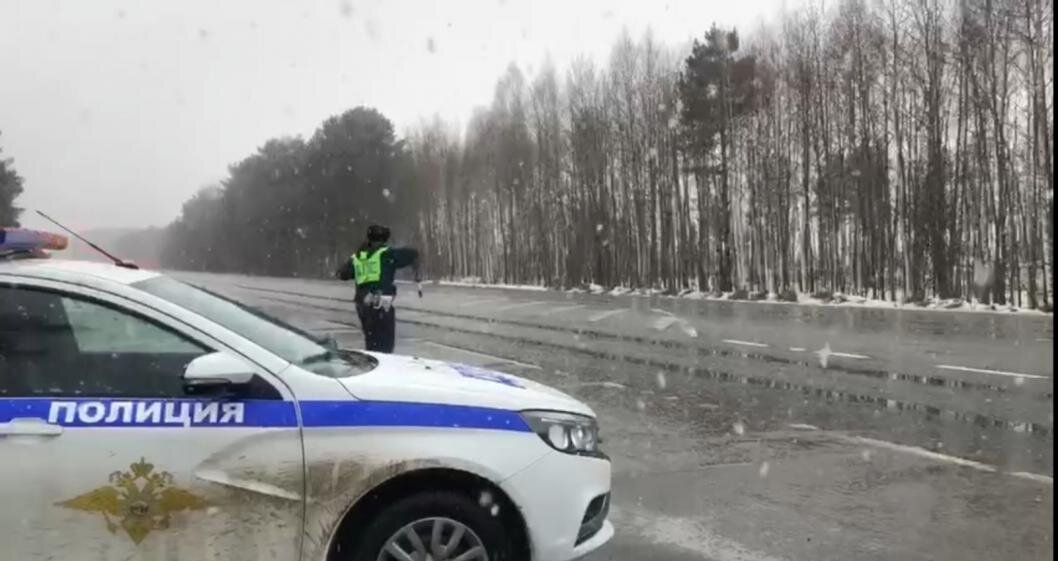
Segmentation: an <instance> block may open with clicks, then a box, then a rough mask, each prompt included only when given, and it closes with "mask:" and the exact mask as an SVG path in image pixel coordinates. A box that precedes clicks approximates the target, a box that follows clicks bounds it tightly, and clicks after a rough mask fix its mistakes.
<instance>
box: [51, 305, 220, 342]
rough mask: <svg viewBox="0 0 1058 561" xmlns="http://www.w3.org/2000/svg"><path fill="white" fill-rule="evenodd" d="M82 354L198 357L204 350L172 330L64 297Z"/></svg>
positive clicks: (110, 309) (109, 309)
mask: <svg viewBox="0 0 1058 561" xmlns="http://www.w3.org/2000/svg"><path fill="white" fill-rule="evenodd" d="M60 300H61V302H62V306H63V310H64V311H65V312H66V318H67V321H68V322H69V324H70V329H71V330H72V331H73V336H74V339H75V341H76V342H77V348H78V350H79V351H80V352H82V353H137V352H138V353H156V354H194V353H196V352H198V351H199V350H200V348H199V347H198V346H197V345H195V344H194V343H192V342H190V341H187V340H186V339H183V338H181V337H179V336H177V335H175V334H173V333H172V332H171V331H167V330H165V329H163V328H161V327H158V326H157V325H155V324H153V323H150V322H147V321H143V320H141V319H139V318H137V317H134V316H130V315H129V314H126V313H122V312H119V311H117V310H115V309H113V308H107V307H105V306H100V305H98V304H92V303H89V302H86V301H84V300H75V299H72V298H61V299H60Z"/></svg>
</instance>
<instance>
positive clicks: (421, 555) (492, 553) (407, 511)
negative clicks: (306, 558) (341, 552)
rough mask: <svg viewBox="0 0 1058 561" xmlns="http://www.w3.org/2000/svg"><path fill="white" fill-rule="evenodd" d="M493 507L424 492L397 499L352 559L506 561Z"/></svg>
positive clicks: (456, 496)
mask: <svg viewBox="0 0 1058 561" xmlns="http://www.w3.org/2000/svg"><path fill="white" fill-rule="evenodd" d="M497 508H498V507H497V505H481V504H479V503H477V502H474V501H473V500H471V499H470V498H469V497H466V496H463V495H460V494H457V493H452V492H447V491H438V492H428V493H421V494H418V495H414V496H411V497H407V498H405V499H402V500H399V501H397V502H395V503H394V504H392V505H390V506H389V507H387V508H386V509H384V510H383V511H382V512H381V513H380V514H379V515H378V516H377V517H375V519H374V520H372V521H371V522H369V523H368V525H367V527H366V528H365V530H364V532H363V533H362V534H360V539H358V540H356V541H357V546H356V547H355V552H356V553H355V554H354V555H353V556H352V557H351V560H352V561H510V560H511V559H512V557H511V549H510V545H509V543H510V541H511V540H510V537H509V536H507V535H506V532H505V530H504V527H503V521H502V519H501V518H500V517H499V516H497Z"/></svg>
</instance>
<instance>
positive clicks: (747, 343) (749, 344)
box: [724, 339, 768, 347]
mask: <svg viewBox="0 0 1058 561" xmlns="http://www.w3.org/2000/svg"><path fill="white" fill-rule="evenodd" d="M724 342H725V343H730V344H732V345H745V346H747V347H767V346H768V344H767V343H757V342H755V341H739V340H738V339H724Z"/></svg>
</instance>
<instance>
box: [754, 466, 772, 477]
mask: <svg viewBox="0 0 1058 561" xmlns="http://www.w3.org/2000/svg"><path fill="white" fill-rule="evenodd" d="M770 470H771V466H770V465H768V462H764V463H762V464H760V469H759V470H757V474H758V475H760V478H761V479H764V478H766V477H768V471H770Z"/></svg>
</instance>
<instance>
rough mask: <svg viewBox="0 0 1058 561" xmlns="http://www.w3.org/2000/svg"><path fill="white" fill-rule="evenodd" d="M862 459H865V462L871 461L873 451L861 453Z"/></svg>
mask: <svg viewBox="0 0 1058 561" xmlns="http://www.w3.org/2000/svg"><path fill="white" fill-rule="evenodd" d="M860 457H861V458H863V461H865V462H869V461H871V451H870V450H864V451H863V452H860Z"/></svg>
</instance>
